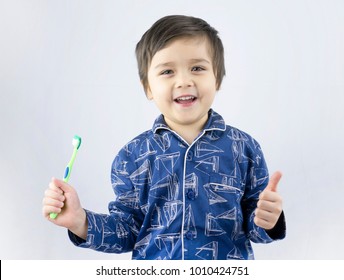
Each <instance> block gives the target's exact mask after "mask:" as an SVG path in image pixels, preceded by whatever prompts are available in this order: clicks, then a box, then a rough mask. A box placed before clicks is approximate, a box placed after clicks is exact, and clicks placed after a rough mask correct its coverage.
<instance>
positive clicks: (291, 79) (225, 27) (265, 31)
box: [0, 0, 344, 260]
mask: <svg viewBox="0 0 344 280" xmlns="http://www.w3.org/2000/svg"><path fill="white" fill-rule="evenodd" d="M343 11H344V2H343V1H341V0H338V1H335V0H323V1H320V0H319V1H310V0H309V1H306V0H289V1H287V0H285V1H283V0H282V1H273V0H270V1H269V0H262V1H254V0H251V1H239V0H237V1H234V0H212V1H204V0H198V1H185V0H182V1H179V0H174V1H167V2H166V1H140V0H137V1H134V0H131V1H128V0H125V1H124V0H123V1H115V0H112V1H111V0H107V1H105V0H94V1H86V0H79V1H75V0H60V1H53V0H52V1H43V0H42V1H39V0H36V1H35V0H32V1H30V0H27V1H25V0H23V1H18V0H7V1H5V0H0V40H1V41H0V180H1V181H0V190H1V193H0V222H1V228H0V258H1V259H14V260H16V259H80V260H83V259H100V260H101V259H130V254H123V255H109V254H104V253H98V252H94V251H91V250H86V249H80V248H76V247H75V246H74V245H72V243H71V242H70V241H69V239H68V237H67V232H66V229H64V228H59V227H56V226H54V225H53V224H51V223H49V222H47V221H46V220H45V219H44V218H43V217H42V215H41V202H42V198H43V193H44V190H45V189H46V188H47V186H48V183H49V181H50V178H51V177H52V176H56V177H62V176H63V173H64V168H65V165H66V164H67V162H68V161H69V159H70V156H71V153H72V149H73V147H72V144H71V143H72V138H73V136H74V134H78V135H80V136H81V137H82V139H83V143H82V145H81V148H80V151H79V154H78V156H77V159H76V162H75V165H74V169H73V174H72V176H71V180H70V183H71V184H72V185H73V186H75V187H76V188H77V190H78V192H79V195H80V199H81V201H82V204H83V206H84V207H85V208H88V209H91V210H93V211H98V212H104V213H105V212H107V204H108V202H109V201H110V200H111V199H113V193H112V189H111V183H110V168H111V163H112V160H113V159H114V157H115V155H116V153H117V152H118V150H119V149H120V148H121V147H122V146H123V145H124V144H126V143H127V142H128V141H129V140H131V139H132V138H133V137H135V136H136V135H137V134H139V133H141V132H143V131H144V130H147V129H149V128H151V126H152V123H153V121H154V119H155V118H156V116H157V115H158V113H159V112H158V110H157V109H156V108H155V105H154V104H153V103H151V102H150V101H148V100H147V99H146V98H145V95H144V92H143V89H142V87H141V85H140V83H139V79H138V74H137V67H136V60H135V55H134V49H135V45H136V43H137V42H138V40H139V39H140V37H141V36H142V34H143V33H144V32H145V31H146V30H147V29H148V28H149V27H150V26H151V25H152V24H153V23H154V22H155V21H156V20H157V19H159V18H161V17H162V16H165V15H168V14H186V15H192V16H196V17H201V18H203V19H205V20H206V21H207V22H208V23H209V24H210V25H212V26H214V27H215V28H216V29H217V30H218V31H219V33H220V37H221V38H222V41H223V44H224V46H225V59H226V68H227V76H226V77H225V79H224V82H223V85H222V88H221V90H220V91H219V93H218V95H217V97H216V101H215V103H214V106H213V108H214V109H215V111H217V112H219V113H220V114H221V115H222V116H223V117H224V118H225V120H226V122H227V123H228V124H231V125H233V126H236V127H238V128H240V129H242V130H244V131H246V132H248V133H249V134H251V135H252V136H253V137H254V138H256V139H257V140H258V142H259V143H260V144H261V146H262V148H263V151H264V153H265V157H266V160H267V162H268V165H269V169H270V171H271V172H272V171H274V170H277V169H279V170H281V171H282V172H283V174H284V176H283V178H282V181H281V184H280V186H279V191H280V193H281V195H282V196H283V199H284V211H285V214H286V218H287V237H286V239H285V240H283V241H278V242H275V243H273V244H269V245H254V249H255V255H256V258H257V259H262V260H266V259H279V260H287V259H296V260H301V259H314V260H315V259H341V258H343V256H342V252H343V251H344V244H343V242H342V237H343V236H344V222H343V221H344V219H343V217H344V203H343V197H344V190H343V173H344V162H343V159H344V129H343V127H344V126H343V119H344V110H343V105H344V96H343V95H344V52H343V50H344V17H343Z"/></svg>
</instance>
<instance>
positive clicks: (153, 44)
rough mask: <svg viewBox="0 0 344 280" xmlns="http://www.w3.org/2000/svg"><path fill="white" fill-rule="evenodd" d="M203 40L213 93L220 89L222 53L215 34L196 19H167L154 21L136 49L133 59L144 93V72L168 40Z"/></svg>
mask: <svg viewBox="0 0 344 280" xmlns="http://www.w3.org/2000/svg"><path fill="white" fill-rule="evenodd" d="M196 36H198V37H205V38H206V39H207V40H208V42H209V46H210V48H211V50H210V51H211V54H212V59H213V61H212V63H213V69H214V72H215V73H214V74H215V77H216V86H217V89H219V88H220V86H221V83H222V79H223V77H224V75H225V73H226V70H225V63H224V50H223V45H222V42H221V39H220V38H219V36H218V32H217V30H215V29H214V28H213V27H211V26H210V25H209V24H208V23H207V22H206V21H204V20H203V19H200V18H195V17H190V16H183V15H171V16H166V17H163V18H161V19H159V20H158V21H156V22H155V23H154V24H153V25H152V27H151V28H149V29H148V30H147V31H146V32H145V33H144V34H143V36H142V38H141V40H140V41H139V42H138V43H137V45H136V59H137V64H138V70H139V76H140V80H141V82H142V84H143V87H144V90H145V91H147V87H148V77H147V76H148V68H149V66H150V63H151V61H152V58H153V56H154V55H155V54H156V53H157V52H158V51H159V50H161V49H163V48H165V47H166V45H167V44H168V43H170V42H171V40H174V39H177V38H180V37H196Z"/></svg>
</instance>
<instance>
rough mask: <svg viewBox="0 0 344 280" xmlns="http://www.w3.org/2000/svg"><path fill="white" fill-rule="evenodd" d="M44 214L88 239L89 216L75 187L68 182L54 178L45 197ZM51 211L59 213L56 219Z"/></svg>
mask: <svg viewBox="0 0 344 280" xmlns="http://www.w3.org/2000/svg"><path fill="white" fill-rule="evenodd" d="M42 211H43V216H44V217H45V218H46V219H48V220H50V221H51V222H52V223H54V224H56V225H59V226H62V227H65V228H67V229H69V230H70V231H71V232H73V233H74V234H76V235H77V236H79V237H81V238H83V239H86V235H87V218H86V213H85V210H84V209H83V208H82V207H81V204H80V200H79V196H78V194H77V192H76V191H75V189H74V188H73V187H72V186H70V185H69V184H67V183H66V182H64V181H62V180H59V179H56V178H52V180H51V182H50V183H49V188H48V189H46V191H45V193H44V198H43V209H42ZM50 213H57V214H58V216H57V218H55V219H52V218H51V217H50Z"/></svg>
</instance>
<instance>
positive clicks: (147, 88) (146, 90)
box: [141, 81, 153, 100]
mask: <svg viewBox="0 0 344 280" xmlns="http://www.w3.org/2000/svg"><path fill="white" fill-rule="evenodd" d="M141 84H142V86H143V89H144V91H145V93H146V96H147V99H148V100H153V94H152V91H151V90H150V87H149V85H145V84H144V83H143V82H142V81H141Z"/></svg>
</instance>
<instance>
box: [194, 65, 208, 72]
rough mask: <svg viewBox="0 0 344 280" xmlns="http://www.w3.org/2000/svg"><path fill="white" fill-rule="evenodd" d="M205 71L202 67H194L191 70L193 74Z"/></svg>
mask: <svg viewBox="0 0 344 280" xmlns="http://www.w3.org/2000/svg"><path fill="white" fill-rule="evenodd" d="M204 70H205V68H204V67H202V66H194V67H192V68H191V71H192V72H200V71H204Z"/></svg>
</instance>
